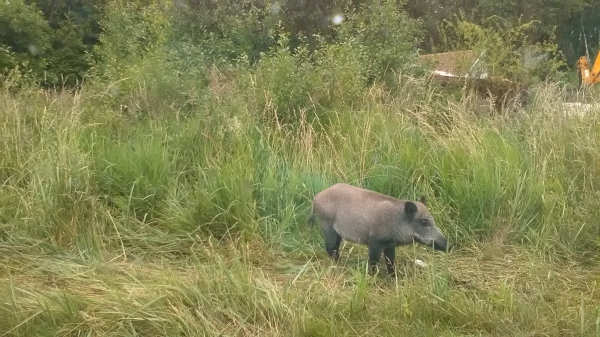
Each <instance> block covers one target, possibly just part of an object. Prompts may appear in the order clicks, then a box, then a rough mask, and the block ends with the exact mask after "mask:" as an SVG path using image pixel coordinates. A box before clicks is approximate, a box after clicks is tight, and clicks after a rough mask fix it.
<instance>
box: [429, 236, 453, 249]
mask: <svg viewBox="0 0 600 337" xmlns="http://www.w3.org/2000/svg"><path fill="white" fill-rule="evenodd" d="M453 247H454V245H453V244H451V243H449V242H448V239H446V238H440V239H437V240H435V241H433V249H434V250H439V251H442V252H446V251H448V252H449V251H450V250H452V248H453Z"/></svg>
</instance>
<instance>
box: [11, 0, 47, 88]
mask: <svg viewBox="0 0 600 337" xmlns="http://www.w3.org/2000/svg"><path fill="white" fill-rule="evenodd" d="M51 41H52V35H51V30H50V27H49V26H48V22H46V20H45V19H44V17H43V15H42V12H41V11H40V10H39V9H37V8H36V7H35V6H34V5H26V4H25V3H24V2H23V0H15V1H2V2H0V75H4V76H5V75H6V74H7V73H8V72H9V71H11V70H13V69H15V68H19V69H20V71H21V72H22V73H25V74H27V76H26V77H27V78H28V79H29V80H32V81H39V80H41V79H43V78H44V75H45V71H46V69H47V66H48V61H47V59H46V57H47V53H48V51H49V50H50V49H51V47H52V45H51Z"/></svg>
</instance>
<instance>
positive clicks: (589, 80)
mask: <svg viewBox="0 0 600 337" xmlns="http://www.w3.org/2000/svg"><path fill="white" fill-rule="evenodd" d="M577 68H578V69H579V82H580V84H581V85H583V84H596V83H598V82H600V52H599V53H598V55H596V60H595V61H594V66H593V67H592V68H591V69H590V63H589V62H588V59H587V57H586V56H581V57H580V58H579V61H577Z"/></svg>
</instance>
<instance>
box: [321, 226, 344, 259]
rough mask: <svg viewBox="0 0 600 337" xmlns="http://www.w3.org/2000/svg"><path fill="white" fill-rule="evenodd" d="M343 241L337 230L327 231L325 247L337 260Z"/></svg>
mask: <svg viewBox="0 0 600 337" xmlns="http://www.w3.org/2000/svg"><path fill="white" fill-rule="evenodd" d="M341 242H342V237H341V236H340V235H339V234H338V233H337V232H336V231H335V230H333V229H329V230H327V231H325V249H326V250H327V254H329V256H330V257H331V258H332V259H333V260H334V261H337V260H338V259H339V257H340V243H341Z"/></svg>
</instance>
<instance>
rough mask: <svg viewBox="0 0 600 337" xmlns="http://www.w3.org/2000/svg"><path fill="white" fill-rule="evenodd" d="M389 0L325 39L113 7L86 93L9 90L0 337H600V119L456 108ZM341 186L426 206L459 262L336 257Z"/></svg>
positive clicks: (467, 102)
mask: <svg viewBox="0 0 600 337" xmlns="http://www.w3.org/2000/svg"><path fill="white" fill-rule="evenodd" d="M383 3H384V5H382V7H366V8H364V9H362V10H360V11H355V12H351V13H350V14H347V15H346V19H347V20H346V21H344V22H343V23H342V24H341V25H340V26H339V27H334V28H332V29H334V30H335V35H334V36H335V39H334V40H332V41H322V40H319V39H315V40H312V41H310V43H309V41H305V40H302V39H299V38H295V37H293V36H290V34H288V33H287V32H286V31H285V29H283V28H282V27H281V26H280V25H279V24H278V23H277V21H276V20H275V18H271V19H268V18H267V19H265V18H263V17H262V15H264V13H262V12H260V11H258V12H253V11H248V12H247V13H246V15H242V16H227V18H229V21H227V20H225V19H223V20H221V21H220V22H218V23H216V24H217V25H220V26H218V29H216V28H215V29H216V30H215V29H213V31H211V33H210V34H209V33H206V34H201V33H200V32H206V30H202V29H192V28H189V27H191V25H188V24H190V23H191V22H196V21H194V19H193V18H190V17H188V16H189V15H191V14H190V12H189V11H185V10H184V11H177V10H176V8H166V7H164V5H162V4H160V3H155V4H152V3H151V4H150V5H143V6H142V5H139V4H136V3H134V2H119V1H115V2H111V3H110V5H108V9H107V13H108V15H107V16H106V17H105V18H104V19H103V33H102V35H100V38H99V41H100V43H99V44H98V45H96V46H94V48H93V50H92V51H91V53H93V54H91V58H93V63H92V65H91V66H90V70H89V73H88V75H87V76H86V82H85V83H84V84H79V85H77V86H75V87H71V88H60V89H48V88H45V89H41V88H40V87H39V86H38V84H39V83H34V82H35V81H30V80H28V78H27V76H24V75H23V73H22V72H21V71H20V70H19V69H18V68H15V70H13V71H12V72H10V73H7V74H6V75H5V76H4V77H3V82H2V87H1V88H0V142H1V143H2V144H3V145H2V146H1V147H0V182H1V186H2V188H1V189H0V257H1V258H2V264H1V267H2V268H0V317H2V319H1V320H0V336H64V335H69V336H159V335H160V336H199V335H206V336H221V335H226V336H254V335H260V336H364V335H367V336H371V335H378V336H392V335H394V336H600V306H599V304H598V300H599V299H600V295H599V290H600V289H598V280H599V277H600V263H598V258H599V253H600V246H599V244H600V241H599V237H600V236H599V235H600V226H599V225H598V221H597V220H598V219H599V218H600V192H599V187H600V117H598V114H597V113H593V112H592V113H589V114H586V115H574V116H571V115H566V114H564V113H563V110H562V108H561V104H562V103H563V102H565V101H567V100H570V99H571V98H572V97H570V96H571V95H572V92H571V91H567V90H565V89H564V88H563V87H562V86H561V85H560V83H558V82H556V81H542V80H540V81H532V82H533V83H536V84H535V86H532V87H531V88H530V90H529V93H528V95H527V97H526V99H523V100H515V101H514V102H510V104H506V105H505V106H504V107H503V109H502V110H501V111H498V110H497V109H496V108H494V107H492V106H490V101H491V100H490V99H488V98H486V97H481V96H477V95H475V94H474V93H473V92H471V91H468V90H467V91H462V92H461V91H458V92H453V93H452V94H450V93H448V92H447V91H446V90H444V89H443V88H441V87H440V86H439V85H437V83H436V82H435V81H433V80H432V79H431V78H430V77H429V76H427V75H426V74H427V68H426V66H425V65H420V64H419V62H418V60H417V58H416V55H417V49H416V45H417V43H418V39H419V38H420V37H419V29H418V22H417V21H415V20H412V19H410V18H409V17H408V16H407V15H406V14H405V13H404V12H403V11H398V10H396V9H395V8H396V7H393V6H396V2H395V1H387V2H383ZM386 6H388V7H386ZM273 15H274V14H273ZM259 18H260V20H259ZM269 20H272V21H273V22H270V21H269ZM373 22H374V23H373ZM370 23H371V24H370ZM381 27H385V28H386V29H388V33H386V34H380V33H381ZM213 28H214V27H213ZM217 30H220V33H214V32H215V31H217ZM90 62H91V61H90ZM520 74H522V73H520ZM530 76H533V75H531V74H530ZM593 91H594V90H593V88H592V90H590V89H585V90H581V91H578V92H577V94H578V95H582V96H585V99H587V100H589V101H594V100H595V98H594V93H593ZM336 182H347V183H351V184H354V185H357V186H362V187H365V188H369V189H373V190H376V191H379V192H381V193H385V194H388V195H391V196H394V197H398V198H406V199H414V200H418V198H419V197H420V196H421V195H426V196H427V198H428V200H429V208H430V210H431V212H432V214H433V215H434V217H435V218H436V222H437V224H438V226H439V227H440V229H441V230H442V231H443V232H444V233H445V234H446V235H447V237H448V238H449V240H450V241H451V242H454V243H456V244H457V247H456V249H455V250H453V251H452V252H451V253H450V254H447V255H446V254H440V253H436V252H433V251H432V250H431V249H428V248H427V247H421V246H409V247H405V248H401V249H398V250H397V254H398V255H399V256H398V259H397V262H398V263H399V265H400V267H399V268H398V273H399V275H398V278H393V277H388V276H386V274H385V272H383V273H382V274H381V275H376V276H374V277H370V276H368V275H367V270H366V257H367V254H366V247H362V246H357V245H352V244H345V245H344V246H343V252H342V254H341V259H340V262H339V263H337V264H335V263H333V262H331V261H330V260H329V258H328V257H327V254H326V252H325V249H324V244H323V238H322V235H321V232H320V230H319V228H318V226H315V227H311V226H309V225H308V224H307V221H306V220H307V216H308V214H309V209H310V206H311V200H312V197H313V196H314V195H315V194H316V193H317V192H319V191H320V190H322V189H324V188H326V187H328V186H330V185H331V184H333V183H336ZM415 259H420V260H422V261H425V262H426V263H427V267H425V268H421V267H418V266H416V265H415V264H414V260H415Z"/></svg>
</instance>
